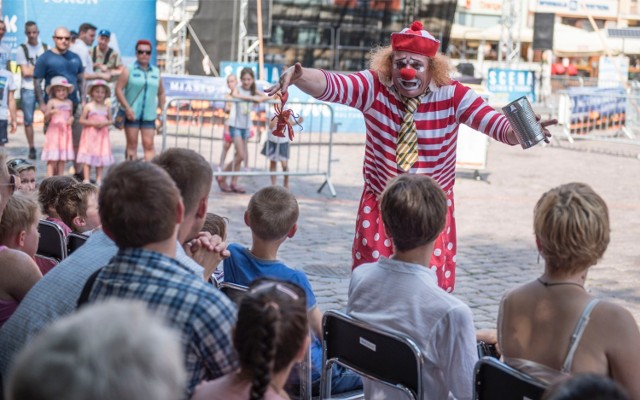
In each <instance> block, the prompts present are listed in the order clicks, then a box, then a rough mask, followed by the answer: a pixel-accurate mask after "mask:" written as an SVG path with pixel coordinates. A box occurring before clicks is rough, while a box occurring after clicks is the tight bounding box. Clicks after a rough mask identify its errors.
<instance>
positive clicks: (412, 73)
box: [400, 68, 416, 81]
mask: <svg viewBox="0 0 640 400" xmlns="http://www.w3.org/2000/svg"><path fill="white" fill-rule="evenodd" d="M400 77H402V79H404V80H405V81H410V80H412V79H413V78H415V77H416V70H415V69H413V68H402V69H401V70H400Z"/></svg>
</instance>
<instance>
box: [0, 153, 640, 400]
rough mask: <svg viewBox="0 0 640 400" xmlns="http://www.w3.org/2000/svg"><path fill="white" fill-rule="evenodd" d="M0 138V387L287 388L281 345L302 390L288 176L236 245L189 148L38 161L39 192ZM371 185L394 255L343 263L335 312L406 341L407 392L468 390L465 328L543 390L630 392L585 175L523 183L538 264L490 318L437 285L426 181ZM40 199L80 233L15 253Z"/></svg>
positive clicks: (472, 342) (305, 296) (600, 221)
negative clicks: (104, 166) (494, 320)
mask: <svg viewBox="0 0 640 400" xmlns="http://www.w3.org/2000/svg"><path fill="white" fill-rule="evenodd" d="M4 157H5V156H4V154H2V153H0V183H1V185H0V268H2V273H1V274H2V279H1V280H0V378H1V379H0V384H2V385H1V386H0V394H3V395H4V398H6V399H8V400H18V399H42V400H48V399H52V400H53V399H62V398H67V399H88V398H91V399H96V400H102V399H105V400H106V399H115V398H118V399H125V400H126V399H132V400H133V399H142V398H153V399H161V400H164V399H166V400H172V399H189V398H193V399H197V400H205V399H230V400H235V399H269V400H278V399H288V398H290V396H291V397H297V396H298V394H299V392H300V389H299V388H300V387H301V386H302V385H304V384H305V382H304V381H305V380H304V379H303V378H302V377H301V375H302V370H303V368H299V364H300V363H301V362H308V361H305V360H307V358H308V359H309V360H310V365H307V366H308V367H310V368H311V373H310V376H311V382H310V383H309V384H310V387H311V389H312V392H313V393H314V394H316V393H317V391H318V388H319V386H320V379H321V371H322V369H323V365H322V363H323V360H322V358H323V357H322V352H323V348H322V338H323V328H322V312H321V311H320V309H319V307H318V304H317V300H316V297H315V294H314V291H313V289H312V287H311V284H310V282H309V280H308V278H307V277H306V275H305V274H304V273H303V272H301V271H300V270H296V269H293V268H291V267H290V266H288V265H286V264H285V263H284V262H282V261H280V260H279V259H278V250H279V249H280V247H281V245H283V243H284V242H285V241H286V240H287V239H289V238H293V237H294V235H295V233H296V230H297V228H298V216H299V208H298V203H297V201H296V199H295V197H294V196H293V195H292V194H291V193H290V192H289V191H288V190H286V189H284V188H280V187H276V186H272V187H267V188H263V189H261V190H259V191H258V192H256V193H255V194H254V195H253V196H252V197H251V200H250V201H249V204H248V206H247V210H246V211H245V214H244V222H245V224H246V225H247V226H248V228H249V230H250V231H251V238H252V240H251V243H250V246H249V247H245V246H244V245H241V244H238V243H232V244H229V245H228V246H227V243H226V232H227V223H228V220H226V219H225V218H224V217H221V216H219V215H216V214H212V213H208V212H207V211H208V209H209V206H210V205H209V203H208V199H209V192H210V189H211V183H212V181H213V173H212V169H211V165H210V164H209V163H208V162H207V161H206V160H205V159H204V158H203V157H202V156H201V155H199V154H198V153H196V152H194V151H191V150H186V149H180V148H174V149H169V150H166V151H164V152H163V153H161V154H159V155H158V156H156V157H155V158H154V159H153V160H151V162H143V161H125V162H122V163H120V164H117V165H115V166H112V167H111V168H110V170H109V171H108V174H107V175H106V177H105V179H104V180H103V182H102V186H101V187H100V189H98V188H97V187H96V186H93V185H90V184H86V183H77V182H75V181H74V180H73V178H65V177H59V176H57V177H51V178H47V179H45V180H44V181H43V182H42V183H41V184H40V185H39V189H38V192H39V193H38V198H36V197H35V196H34V194H30V193H29V189H28V188H26V187H25V188H24V189H23V188H22V187H19V186H17V184H18V183H19V180H18V179H17V178H16V177H14V176H13V175H10V174H9V170H8V169H7V164H6V162H5V161H6V160H5V159H4ZM14 171H15V167H14ZM15 172H17V171H15ZM14 190H15V191H16V192H15V193H14ZM380 204H381V206H380V208H381V210H380V211H381V218H382V220H383V222H384V225H385V228H386V230H387V232H388V234H389V235H390V237H391V238H392V240H393V245H394V249H395V250H394V254H393V256H391V257H390V258H384V257H383V258H381V259H380V260H379V261H377V262H376V263H372V264H365V265H362V266H359V267H358V268H356V269H355V270H354V271H353V274H352V277H351V282H350V286H349V295H348V303H347V313H348V314H349V315H351V316H352V317H354V318H356V319H357V320H360V321H363V322H364V323H367V324H370V325H372V326H375V327H378V328H380V329H383V330H386V331H389V332H393V333H396V334H400V335H404V336H407V337H409V338H411V339H412V340H413V341H414V342H415V343H416V345H417V346H418V348H419V350H420V352H421V354H422V357H423V361H424V363H423V368H422V376H421V379H422V387H423V391H424V393H423V394H424V398H425V399H453V398H454V399H471V398H473V394H474V366H475V365H476V362H477V361H478V350H477V347H476V343H477V341H478V340H482V341H485V342H492V343H495V344H496V346H497V349H498V351H499V352H501V354H502V360H503V361H504V362H505V363H507V364H509V365H511V366H512V367H514V368H516V369H519V370H520V371H522V372H524V373H526V374H528V375H530V376H531V377H532V378H533V379H536V380H538V381H540V382H543V383H544V385H545V386H548V387H549V389H548V391H547V393H546V394H545V397H544V398H545V399H551V400H554V399H555V400H561V399H562V400H569V399H600V398H602V399H605V398H607V399H640V379H637V378H638V372H637V371H640V368H638V367H639V366H640V365H639V364H640V332H639V330H638V327H637V324H636V322H635V321H634V319H633V317H632V316H631V314H630V313H629V312H628V311H626V310H625V309H623V308H621V307H620V306H617V305H615V304H613V303H610V302H607V301H604V300H599V299H595V298H593V296H591V295H590V294H589V293H588V292H587V291H586V290H585V288H584V284H585V280H586V276H587V272H588V270H589V268H590V267H591V266H593V265H595V264H596V263H597V262H598V260H599V259H600V258H601V257H602V255H603V254H604V252H605V250H606V248H607V245H608V243H609V230H610V227H609V215H608V209H607V206H606V204H605V202H604V200H603V199H602V198H601V197H600V196H599V195H598V194H596V193H595V192H594V191H593V189H591V188H590V187H589V186H587V185H585V184H580V183H570V184H566V185H562V186H559V187H557V188H554V189H552V190H550V191H548V192H547V193H545V194H544V195H543V196H542V197H541V199H540V200H539V201H538V203H537V205H536V207H535V210H534V231H535V243H536V246H537V248H538V250H539V252H540V256H541V257H542V258H543V259H544V261H545V267H544V272H543V274H542V275H541V276H540V278H538V279H537V280H535V281H533V282H530V283H527V284H525V285H523V286H521V287H518V288H514V289H512V290H510V291H509V292H508V293H507V294H505V296H504V298H503V300H502V302H501V304H500V310H499V315H498V326H497V332H495V331H492V332H483V331H476V330H475V328H474V324H473V315H472V312H471V309H470V308H469V307H468V306H467V305H466V304H465V303H464V302H462V301H461V300H459V299H457V298H456V297H455V296H454V295H452V294H449V293H447V292H445V291H444V290H442V289H440V288H439V287H438V282H437V277H436V273H435V271H433V270H432V269H431V268H430V266H429V256H430V254H431V253H432V252H433V248H434V241H435V239H436V238H437V237H438V235H439V234H440V232H441V231H442V230H443V228H444V225H445V218H446V213H447V200H446V197H445V194H444V192H443V191H442V190H441V189H440V187H439V186H438V184H437V183H436V182H435V181H434V180H432V179H431V178H428V177H425V176H422V175H411V174H405V175H401V176H400V177H397V178H395V179H394V180H393V181H392V182H390V183H389V185H388V186H387V188H386V189H385V191H384V193H383V194H382V198H381V203H380ZM41 218H46V219H48V220H50V221H53V222H55V223H57V224H59V225H60V226H61V227H62V229H63V230H64V232H65V234H67V233H68V232H70V231H73V232H76V233H81V234H84V235H87V236H88V239H87V241H86V243H85V244H84V245H82V246H81V247H80V248H78V249H77V250H75V251H74V252H73V253H72V254H70V255H69V256H67V257H66V258H64V259H63V260H62V261H61V262H60V263H59V264H57V265H55V266H50V267H49V268H48V269H45V270H43V268H42V266H40V265H39V264H36V262H35V260H34V257H35V255H36V252H37V249H38V239H39V235H38V230H37V228H38V222H39V220H40V219H41ZM39 266H40V268H39ZM43 274H44V275H43ZM223 280H224V281H225V282H229V283H233V284H237V285H241V286H243V287H246V288H247V291H246V292H245V293H244V294H243V296H242V298H241V300H240V301H239V303H238V304H237V305H236V303H234V302H233V301H231V299H230V298H229V297H227V296H225V294H224V293H223V291H221V290H220V289H219V286H220V283H221V282H222V281H223ZM380 293H385V296H380ZM159 349H161V351H159ZM307 354H308V357H307ZM52 371H54V372H52ZM330 373H331V390H332V393H334V394H335V393H342V392H351V391H358V390H361V389H363V391H364V396H365V398H367V399H400V398H403V397H402V396H403V395H402V393H401V392H400V391H399V390H398V389H396V388H393V387H390V386H387V385H384V384H382V383H380V382H377V381H375V380H372V379H371V378H366V377H361V376H360V375H358V374H356V373H355V372H353V371H351V370H349V369H347V368H344V367H342V366H339V365H334V366H333V368H332V370H331V371H330Z"/></svg>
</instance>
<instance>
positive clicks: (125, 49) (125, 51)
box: [2, 0, 156, 64]
mask: <svg viewBox="0 0 640 400" xmlns="http://www.w3.org/2000/svg"><path fill="white" fill-rule="evenodd" d="M2 14H3V15H4V21H5V23H6V25H7V33H6V35H5V37H4V39H3V40H2V42H3V43H4V44H7V45H8V46H10V47H11V48H13V49H15V48H16V47H18V46H19V45H20V44H21V43H24V42H25V40H26V37H25V34H24V23H25V22H27V21H34V22H35V23H36V24H38V28H39V29H40V40H41V41H43V42H44V43H47V44H48V45H49V47H50V48H51V47H53V39H52V36H53V32H54V30H55V29H56V28H57V27H59V26H64V27H67V28H68V29H69V30H75V31H78V27H79V26H80V24H82V23H83V22H89V23H91V24H93V25H95V26H97V27H98V31H99V30H100V29H107V30H109V31H110V32H111V43H110V46H111V47H114V48H116V49H117V50H119V51H120V54H121V55H122V57H123V58H124V60H125V63H128V62H127V61H133V60H134V59H135V43H136V42H137V41H138V40H139V39H146V40H149V41H150V42H151V43H153V47H154V49H155V47H156V46H155V44H156V2H155V0H2ZM94 45H97V38H96V42H94ZM152 57H153V58H152V63H154V64H155V63H156V58H155V57H156V52H155V51H154V53H153V55H152Z"/></svg>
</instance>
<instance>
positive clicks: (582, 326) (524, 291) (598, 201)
mask: <svg viewBox="0 0 640 400" xmlns="http://www.w3.org/2000/svg"><path fill="white" fill-rule="evenodd" d="M533 227H534V231H535V236H536V244H537V247H538V251H539V252H540V257H542V258H543V259H544V264H545V266H544V272H543V274H542V275H541V276H540V277H539V278H537V279H536V280H534V281H532V282H529V283H527V284H525V285H523V286H520V287H518V288H516V289H513V290H511V291H510V292H508V293H507V294H506V295H505V296H504V298H503V299H502V302H501V304H500V311H499V314H498V342H499V344H500V347H501V349H502V354H503V358H504V361H505V362H506V363H507V364H510V365H511V366H513V367H515V368H518V369H520V370H522V371H523V372H526V373H528V374H530V375H532V376H534V377H537V378H538V379H540V380H542V381H545V382H548V383H553V382H555V381H557V380H558V379H562V378H564V377H566V376H568V375H573V374H578V373H595V374H599V375H603V376H608V377H610V378H611V379H613V380H614V381H616V382H617V383H618V384H620V385H621V386H622V387H623V388H625V390H626V391H627V392H628V393H629V394H630V395H631V398H633V399H640V331H638V325H637V324H636V321H635V320H634V319H633V316H632V315H631V314H630V313H629V311H627V310H625V309H624V308H622V307H620V306H618V305H616V304H613V303H610V302H608V301H604V300H600V299H597V298H595V297H593V296H591V294H589V292H587V291H586V290H585V287H584V285H585V282H586V279H587V273H588V272H589V268H591V267H592V266H594V265H595V264H596V263H597V262H598V260H599V259H600V258H601V257H602V255H603V254H604V252H605V250H606V249H607V245H608V244H609V212H608V209H607V205H606V204H605V202H604V200H603V199H602V197H600V196H599V195H598V194H597V193H596V192H594V191H593V189H592V188H591V187H589V186H588V185H586V184H584V183H568V184H565V185H561V186H558V187H557V188H554V189H551V190H550V191H548V192H547V193H545V194H544V195H543V196H542V198H540V200H538V203H537V204H536V207H535V210H534V224H533Z"/></svg>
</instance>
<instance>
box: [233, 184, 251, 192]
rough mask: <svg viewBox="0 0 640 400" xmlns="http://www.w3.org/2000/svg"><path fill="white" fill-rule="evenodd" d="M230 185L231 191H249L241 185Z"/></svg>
mask: <svg viewBox="0 0 640 400" xmlns="http://www.w3.org/2000/svg"><path fill="white" fill-rule="evenodd" d="M230 187H231V191H233V192H235V193H247V191H246V190H244V189H243V188H241V187H240V186H235V185H233V184H232V185H231V186H230Z"/></svg>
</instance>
